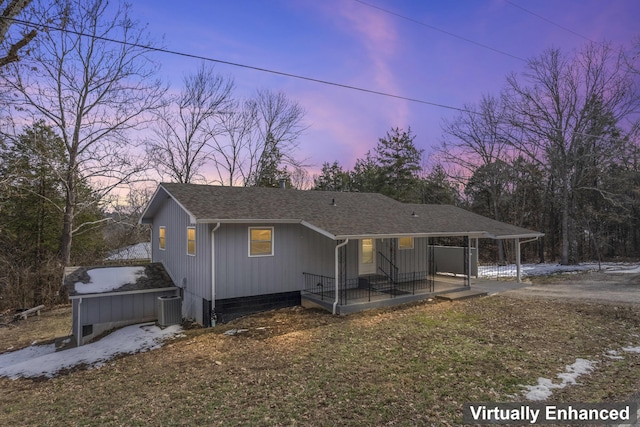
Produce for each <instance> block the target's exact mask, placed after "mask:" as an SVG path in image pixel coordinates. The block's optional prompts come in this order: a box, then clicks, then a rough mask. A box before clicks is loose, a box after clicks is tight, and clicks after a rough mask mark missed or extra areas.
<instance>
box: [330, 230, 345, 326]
mask: <svg viewBox="0 0 640 427" xmlns="http://www.w3.org/2000/svg"><path fill="white" fill-rule="evenodd" d="M347 243H349V239H345V241H344V242H342V243H340V244H338V245H336V263H335V279H334V280H335V282H336V299H335V301H334V302H333V314H336V308H337V307H338V298H339V295H340V290H339V285H340V283H339V282H340V280H339V279H340V277H339V275H340V265H339V264H338V262H339V260H338V251H339V250H340V248H341V247H343V246H344V245H346V244H347Z"/></svg>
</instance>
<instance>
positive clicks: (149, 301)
mask: <svg viewBox="0 0 640 427" xmlns="http://www.w3.org/2000/svg"><path fill="white" fill-rule="evenodd" d="M64 285H65V287H66V290H67V293H68V295H69V299H70V300H71V304H72V316H73V322H72V324H73V328H72V335H73V338H74V340H75V344H76V345H78V346H80V345H82V344H86V343H88V342H90V341H91V340H93V339H94V338H96V337H98V336H99V335H101V334H103V333H105V332H107V331H110V330H112V329H115V328H120V327H123V326H127V325H131V324H135V323H141V322H150V321H155V320H158V315H159V310H161V305H160V304H159V298H161V297H172V296H179V295H180V289H179V288H178V287H176V286H175V285H174V283H173V281H172V280H171V277H170V276H169V274H167V271H166V270H165V268H164V266H163V265H162V264H161V263H150V264H141V265H127V266H96V267H67V268H66V269H65V275H64ZM179 319H180V318H179ZM179 319H178V320H179Z"/></svg>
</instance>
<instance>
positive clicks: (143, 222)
mask: <svg viewBox="0 0 640 427" xmlns="http://www.w3.org/2000/svg"><path fill="white" fill-rule="evenodd" d="M160 190H162V191H164V192H165V193H166V192H167V190H166V189H165V188H164V187H163V186H161V185H158V188H156V191H154V192H153V196H151V198H150V199H149V202H148V203H147V206H146V207H145V208H144V211H143V212H142V215H140V219H139V220H138V224H151V223H152V221H151V220H146V221H143V218H144V217H145V216H146V215H147V211H148V210H149V208H150V207H151V205H152V203H153V201H154V200H155V199H156V196H157V195H158V193H159V192H160Z"/></svg>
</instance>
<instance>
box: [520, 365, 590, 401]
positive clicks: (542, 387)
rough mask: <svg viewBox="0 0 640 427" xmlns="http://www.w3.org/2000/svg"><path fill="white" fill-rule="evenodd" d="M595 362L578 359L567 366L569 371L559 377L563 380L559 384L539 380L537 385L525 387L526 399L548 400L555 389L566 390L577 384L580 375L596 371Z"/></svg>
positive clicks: (543, 379)
mask: <svg viewBox="0 0 640 427" xmlns="http://www.w3.org/2000/svg"><path fill="white" fill-rule="evenodd" d="M594 366H595V362H592V361H590V360H586V359H580V358H578V359H576V361H575V363H574V364H573V365H567V367H566V368H567V370H566V371H565V372H562V373H560V374H558V375H557V377H558V378H560V379H561V380H562V382H560V383H559V384H556V383H554V382H553V381H551V380H550V379H548V378H538V384H537V385H527V386H524V387H525V388H526V389H527V390H529V391H528V392H527V393H526V397H527V399H529V400H546V399H548V398H549V397H551V395H552V394H553V391H552V390H553V389H556V388H565V387H566V386H568V385H574V384H576V380H577V379H578V377H579V376H580V375H583V374H588V373H589V372H591V371H592V370H593V369H594Z"/></svg>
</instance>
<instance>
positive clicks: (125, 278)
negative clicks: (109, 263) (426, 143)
mask: <svg viewBox="0 0 640 427" xmlns="http://www.w3.org/2000/svg"><path fill="white" fill-rule="evenodd" d="M87 274H89V277H90V279H91V280H90V281H89V283H82V282H76V284H75V285H74V286H75V289H76V292H77V293H79V294H99V293H103V292H109V291H113V290H115V289H118V288H119V287H121V286H123V285H126V284H127V283H135V282H136V280H138V277H142V276H144V266H142V267H140V266H138V267H101V268H93V269H91V270H87Z"/></svg>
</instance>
